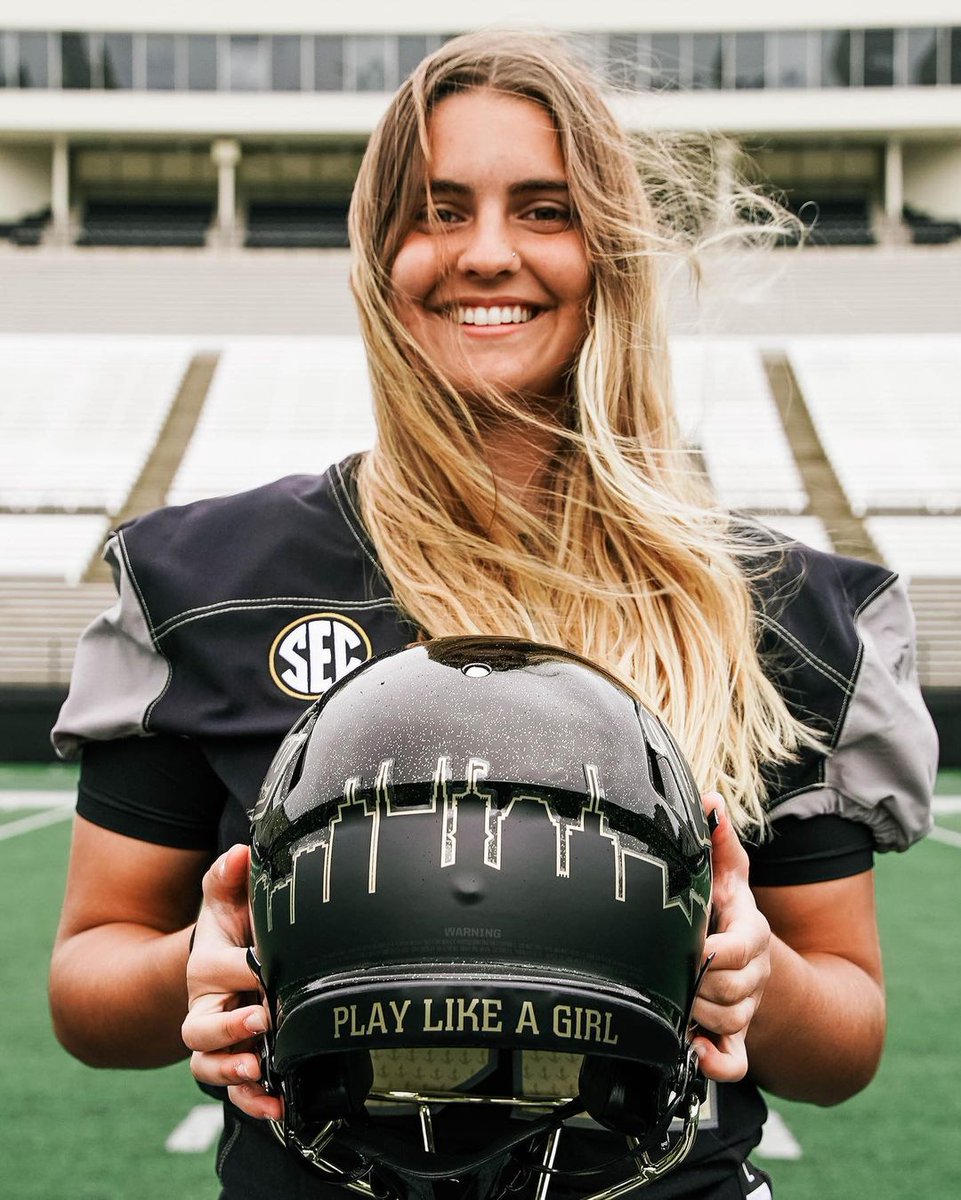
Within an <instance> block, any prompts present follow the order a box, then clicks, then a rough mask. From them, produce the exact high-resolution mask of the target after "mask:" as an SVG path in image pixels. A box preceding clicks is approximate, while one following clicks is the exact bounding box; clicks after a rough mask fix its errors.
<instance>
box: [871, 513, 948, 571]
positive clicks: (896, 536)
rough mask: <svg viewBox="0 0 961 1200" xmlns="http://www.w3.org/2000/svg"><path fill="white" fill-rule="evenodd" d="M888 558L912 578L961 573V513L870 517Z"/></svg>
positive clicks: (872, 534)
mask: <svg viewBox="0 0 961 1200" xmlns="http://www.w3.org/2000/svg"><path fill="white" fill-rule="evenodd" d="M866 523H867V526H868V529H869V530H870V532H871V536H872V537H873V539H874V542H875V544H876V545H877V547H878V548H879V549H880V550H881V552H882V553H883V555H884V558H885V561H886V562H888V563H890V565H891V566H892V567H894V568H895V570H897V571H901V572H903V573H904V574H905V575H908V576H910V577H911V578H915V577H927V578H941V579H952V578H958V577H961V515H957V514H955V515H952V516H936V517H934V516H923V517H922V516H914V517H890V516H884V517H868V518H867V522H866Z"/></svg>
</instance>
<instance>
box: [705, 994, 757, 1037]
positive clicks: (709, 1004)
mask: <svg viewBox="0 0 961 1200" xmlns="http://www.w3.org/2000/svg"><path fill="white" fill-rule="evenodd" d="M756 1011H757V999H756V998H755V997H754V996H745V997H744V999H743V1000H739V1001H738V1002H737V1004H715V1003H713V1001H711V1000H704V999H698V1001H697V1002H696V1003H695V1005H694V1008H693V1010H692V1013H691V1016H692V1018H693V1020H694V1021H696V1022H697V1024H698V1025H699V1026H700V1027H701V1029H703V1030H705V1032H707V1033H711V1034H714V1035H717V1036H727V1037H733V1036H734V1035H736V1034H744V1033H745V1032H746V1030H747V1027H748V1025H750V1023H751V1020H752V1018H753V1016H754V1014H755V1012H756Z"/></svg>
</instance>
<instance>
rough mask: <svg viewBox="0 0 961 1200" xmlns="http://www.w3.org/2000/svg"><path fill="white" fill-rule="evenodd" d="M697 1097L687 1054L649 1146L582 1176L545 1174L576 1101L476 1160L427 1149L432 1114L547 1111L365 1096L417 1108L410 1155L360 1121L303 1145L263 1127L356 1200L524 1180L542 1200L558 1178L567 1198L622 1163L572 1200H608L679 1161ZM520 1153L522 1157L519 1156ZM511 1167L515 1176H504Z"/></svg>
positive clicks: (690, 1134)
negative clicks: (672, 1136)
mask: <svg viewBox="0 0 961 1200" xmlns="http://www.w3.org/2000/svg"><path fill="white" fill-rule="evenodd" d="M706 1089H707V1083H706V1080H705V1079H704V1077H703V1076H702V1075H701V1073H700V1071H699V1069H698V1066H697V1056H696V1055H695V1054H694V1051H693V1049H691V1048H690V1047H689V1048H688V1051H687V1054H686V1055H685V1058H684V1060H683V1066H682V1070H681V1072H680V1073H679V1078H678V1081H677V1086H676V1088H675V1091H674V1094H673V1098H672V1103H670V1104H669V1105H668V1108H667V1111H666V1112H665V1114H664V1118H663V1120H662V1121H661V1122H660V1124H659V1126H658V1131H657V1133H656V1134H655V1135H654V1137H652V1138H651V1139H648V1140H647V1141H646V1142H645V1143H644V1144H641V1143H640V1142H639V1141H638V1139H636V1138H633V1137H628V1138H627V1148H626V1150H625V1151H624V1152H623V1153H622V1154H620V1155H618V1156H617V1157H616V1158H614V1159H612V1160H610V1161H608V1162H606V1163H603V1164H601V1165H600V1166H598V1167H594V1168H590V1169H589V1170H584V1171H580V1170H578V1169H576V1168H575V1169H567V1168H557V1167H555V1166H554V1161H555V1158H556V1155H557V1151H558V1148H559V1145H560V1141H561V1138H562V1135H563V1131H564V1123H565V1122H566V1121H567V1120H568V1119H570V1118H571V1117H574V1116H577V1115H579V1114H581V1113H583V1112H584V1111H585V1110H584V1105H583V1104H582V1102H581V1100H580V1098H579V1097H576V1098H574V1099H572V1100H571V1099H567V1100H559V1101H556V1102H553V1103H552V1104H551V1111H550V1112H548V1113H546V1114H544V1115H542V1116H540V1117H537V1118H535V1119H533V1120H528V1121H525V1122H518V1126H519V1128H517V1129H512V1130H511V1131H510V1132H508V1133H506V1134H504V1135H502V1136H501V1137H499V1138H496V1139H494V1140H493V1141H491V1142H489V1143H488V1144H487V1145H486V1146H485V1147H484V1149H483V1150H482V1151H481V1152H479V1153H477V1154H459V1155H453V1154H445V1153H441V1152H438V1151H437V1150H436V1149H435V1146H434V1136H433V1123H432V1116H431V1106H434V1105H446V1104H496V1105H500V1106H505V1107H513V1108H518V1107H522V1108H528V1109H538V1110H540V1111H541V1112H543V1109H544V1108H545V1106H546V1105H547V1104H549V1103H551V1102H548V1101H544V1100H539V1101H531V1100H529V1099H520V1098H517V1097H486V1096H477V1095H469V1094H466V1093H461V1092H430V1093H419V1092H375V1093H372V1095H371V1098H372V1099H375V1100H378V1101H381V1102H393V1103H397V1104H404V1105H406V1106H410V1105H413V1106H415V1107H416V1109H417V1112H418V1115H419V1117H420V1124H421V1136H422V1143H423V1145H422V1148H416V1147H412V1146H411V1145H410V1144H409V1143H407V1142H404V1141H402V1140H401V1139H399V1138H397V1136H396V1135H395V1134H392V1133H391V1132H389V1131H388V1130H385V1129H384V1128H382V1127H379V1126H376V1125H373V1124H372V1123H370V1122H369V1121H368V1120H367V1119H365V1118H360V1119H353V1118H352V1119H350V1120H347V1121H331V1122H329V1123H328V1124H327V1125H325V1126H324V1127H323V1128H322V1129H321V1130H320V1131H319V1133H318V1134H317V1136H316V1137H315V1138H314V1139H313V1140H312V1141H311V1143H310V1144H309V1145H308V1144H305V1143H304V1142H302V1141H301V1140H300V1139H299V1138H298V1137H297V1136H296V1135H295V1134H294V1133H293V1132H292V1131H291V1130H289V1129H287V1128H285V1126H284V1125H283V1123H281V1122H278V1121H272V1122H271V1125H272V1127H273V1129H274V1132H275V1133H276V1135H277V1137H278V1138H279V1139H280V1141H281V1142H283V1144H284V1145H285V1146H286V1147H287V1148H288V1149H291V1150H294V1151H296V1152H297V1153H299V1154H300V1155H301V1156H302V1157H303V1158H304V1159H306V1161H307V1162H308V1163H310V1164H311V1166H313V1167H315V1168H316V1169H317V1170H318V1171H319V1172H320V1174H321V1175H323V1177H324V1179H325V1181H326V1182H328V1183H330V1184H333V1185H335V1186H339V1187H343V1188H345V1189H346V1190H347V1191H350V1192H353V1193H354V1194H355V1195H358V1196H362V1197H364V1198H365V1200H433V1197H434V1188H433V1186H432V1185H433V1184H434V1183H439V1182H441V1181H445V1180H446V1181H449V1182H450V1183H452V1184H455V1185H460V1190H459V1195H460V1196H461V1197H463V1200H473V1198H476V1200H502V1198H503V1197H504V1196H506V1195H508V1194H511V1193H517V1192H520V1191H522V1190H526V1189H527V1185H528V1182H529V1181H531V1180H533V1181H534V1191H533V1200H547V1196H548V1192H549V1189H550V1185H551V1182H552V1181H553V1179H555V1178H560V1179H562V1180H563V1181H564V1183H565V1186H566V1187H567V1188H568V1189H570V1188H571V1187H574V1186H577V1184H578V1182H580V1183H581V1184H583V1181H584V1177H585V1176H587V1175H591V1174H598V1173H600V1172H601V1171H604V1170H608V1169H610V1168H611V1167H613V1166H615V1165H616V1164H617V1163H618V1162H624V1161H625V1160H627V1161H628V1162H629V1163H630V1169H629V1171H628V1174H627V1175H626V1177H625V1178H624V1179H623V1180H621V1181H620V1182H619V1183H616V1184H613V1185H611V1186H608V1187H604V1188H600V1189H598V1190H594V1191H590V1190H589V1189H582V1188H579V1189H578V1190H579V1191H580V1192H581V1200H617V1198H618V1197H620V1196H622V1195H624V1194H626V1193H627V1192H630V1191H633V1190H634V1189H637V1188H642V1187H646V1186H647V1185H648V1184H650V1183H653V1182H654V1181H655V1180H656V1179H660V1178H661V1176H662V1175H666V1174H667V1173H668V1172H669V1171H672V1170H674V1168H675V1167H677V1166H678V1164H679V1163H681V1162H682V1161H683V1160H684V1158H685V1157H686V1156H687V1154H688V1153H689V1151H690V1149H691V1147H692V1146H693V1144H694V1139H695V1137H696V1135H697V1127H698V1120H699V1117H700V1109H701V1104H702V1103H703V1101H704V1098H705V1095H706ZM675 1116H678V1117H679V1118H680V1119H681V1122H682V1128H681V1132H680V1137H679V1138H678V1139H677V1141H676V1142H674V1143H673V1145H672V1144H671V1142H670V1140H669V1138H668V1136H667V1130H668V1127H669V1125H670V1123H671V1120H672V1118H674V1117H675ZM652 1143H653V1144H652ZM535 1146H537V1151H536V1152H535ZM524 1150H526V1151H528V1152H527V1153H523V1151H524ZM345 1152H346V1154H345ZM345 1159H346V1161H345ZM511 1168H514V1170H513V1172H512V1171H511Z"/></svg>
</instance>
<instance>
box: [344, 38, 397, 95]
mask: <svg viewBox="0 0 961 1200" xmlns="http://www.w3.org/2000/svg"><path fill="white" fill-rule="evenodd" d="M350 49H351V51H352V56H353V60H354V63H353V65H354V72H353V75H354V78H353V88H352V90H353V91H355V92H384V91H387V87H388V82H387V39H386V38H385V37H383V36H382V35H373V34H371V35H368V34H364V35H360V34H358V35H357V36H355V37H352V38H351V39H350ZM391 74H393V72H391Z"/></svg>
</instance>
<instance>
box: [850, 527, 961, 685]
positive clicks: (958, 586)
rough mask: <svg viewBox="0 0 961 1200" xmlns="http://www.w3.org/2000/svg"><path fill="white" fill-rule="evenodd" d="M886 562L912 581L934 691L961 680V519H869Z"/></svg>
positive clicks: (923, 657)
mask: <svg viewBox="0 0 961 1200" xmlns="http://www.w3.org/2000/svg"><path fill="white" fill-rule="evenodd" d="M866 523H867V526H868V528H869V530H870V532H871V536H872V537H873V539H874V542H875V544H876V545H877V546H878V548H879V549H880V550H881V551H882V553H883V555H884V557H885V559H886V561H887V562H888V563H890V565H891V566H892V567H894V568H895V569H896V570H898V571H900V572H901V573H902V575H904V576H905V578H906V579H907V581H908V591H909V593H910V596H911V603H912V605H913V606H914V614H915V618H916V620H917V627H918V670H919V673H920V675H921V682H922V683H923V684H925V685H926V686H928V687H931V688H938V687H945V688H948V687H957V686H958V683H959V681H961V556H959V553H958V547H959V546H961V515H952V516H913V517H890V516H885V517H868V519H867V522H866Z"/></svg>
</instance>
